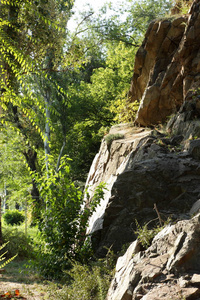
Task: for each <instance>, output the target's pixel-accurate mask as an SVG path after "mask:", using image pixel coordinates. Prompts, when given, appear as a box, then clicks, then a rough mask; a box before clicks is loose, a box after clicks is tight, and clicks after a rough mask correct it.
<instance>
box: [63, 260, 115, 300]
mask: <svg viewBox="0 0 200 300" xmlns="http://www.w3.org/2000/svg"><path fill="white" fill-rule="evenodd" d="M68 275H69V276H70V277H71V280H72V283H71V285H69V286H67V289H66V290H65V291H66V293H67V299H69V300H72V299H83V300H88V299H94V300H104V299H105V297H106V294H107V291H108V288H109V284H110V280H111V276H112V275H113V274H112V271H111V270H110V269H108V268H107V267H106V266H105V264H104V262H96V263H93V264H92V265H81V264H78V263H74V264H73V267H72V269H71V270H70V271H69V272H68ZM86 279H87V280H86ZM61 299H62V298H61ZM65 299H66V298H65Z"/></svg>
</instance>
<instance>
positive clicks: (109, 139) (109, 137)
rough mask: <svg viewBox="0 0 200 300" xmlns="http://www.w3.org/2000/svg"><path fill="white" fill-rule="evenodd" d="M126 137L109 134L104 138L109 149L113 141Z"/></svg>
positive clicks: (118, 134)
mask: <svg viewBox="0 0 200 300" xmlns="http://www.w3.org/2000/svg"><path fill="white" fill-rule="evenodd" d="M123 138H124V135H123V134H121V133H115V134H108V135H106V136H105V137H104V139H105V141H106V144H107V146H108V147H109V146H110V145H111V144H112V141H115V140H120V139H123Z"/></svg>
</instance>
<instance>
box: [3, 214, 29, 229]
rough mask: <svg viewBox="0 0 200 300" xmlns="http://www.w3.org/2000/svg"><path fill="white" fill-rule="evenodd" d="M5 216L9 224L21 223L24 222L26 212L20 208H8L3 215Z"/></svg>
mask: <svg viewBox="0 0 200 300" xmlns="http://www.w3.org/2000/svg"><path fill="white" fill-rule="evenodd" d="M3 218H4V220H5V222H6V224H7V225H12V226H13V225H20V224H21V223H23V222H24V220H25V217H24V214H23V213H22V212H20V211H18V210H7V211H6V213H5V214H4V215H3Z"/></svg>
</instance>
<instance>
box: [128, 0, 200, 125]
mask: <svg viewBox="0 0 200 300" xmlns="http://www.w3.org/2000/svg"><path fill="white" fill-rule="evenodd" d="M199 12H200V3H199V1H198V0H195V1H194V2H193V4H192V6H191V9H190V10H189V13H188V14H187V15H183V16H178V17H177V16H172V17H171V18H166V19H163V20H157V21H154V22H152V23H151V24H150V25H149V28H148V30H147V33H146V36H145V39H144V41H143V44H142V45H141V47H140V48H139V50H138V52H137V55H136V59H135V67H134V74H133V79H132V83H131V88H130V91H129V97H130V99H131V101H132V102H133V101H135V100H137V101H140V107H139V110H138V114H137V118H136V123H137V124H141V125H144V126H147V125H152V124H155V123H159V122H163V121H164V120H165V119H166V117H167V116H169V115H170V114H171V113H173V112H175V111H176V110H177V108H180V106H181V105H182V103H183V102H184V101H188V100H190V99H191V97H192V94H193V91H192V90H193V89H196V88H198V87H199V84H200V39H199V35H200V13H199Z"/></svg>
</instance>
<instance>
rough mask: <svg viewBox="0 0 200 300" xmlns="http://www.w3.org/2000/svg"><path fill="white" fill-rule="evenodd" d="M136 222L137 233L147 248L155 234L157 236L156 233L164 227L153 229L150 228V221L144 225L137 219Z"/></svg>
mask: <svg viewBox="0 0 200 300" xmlns="http://www.w3.org/2000/svg"><path fill="white" fill-rule="evenodd" d="M135 223H136V227H137V230H136V231H135V234H136V235H137V238H138V240H139V241H140V243H141V244H142V246H143V247H144V248H145V249H147V248H148V247H149V246H150V244H151V242H152V240H153V238H154V236H156V234H157V233H158V232H160V231H161V230H162V229H163V228H164V226H157V227H154V228H152V229H148V223H147V224H144V225H143V226H140V225H139V223H138V221H137V220H135Z"/></svg>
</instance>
